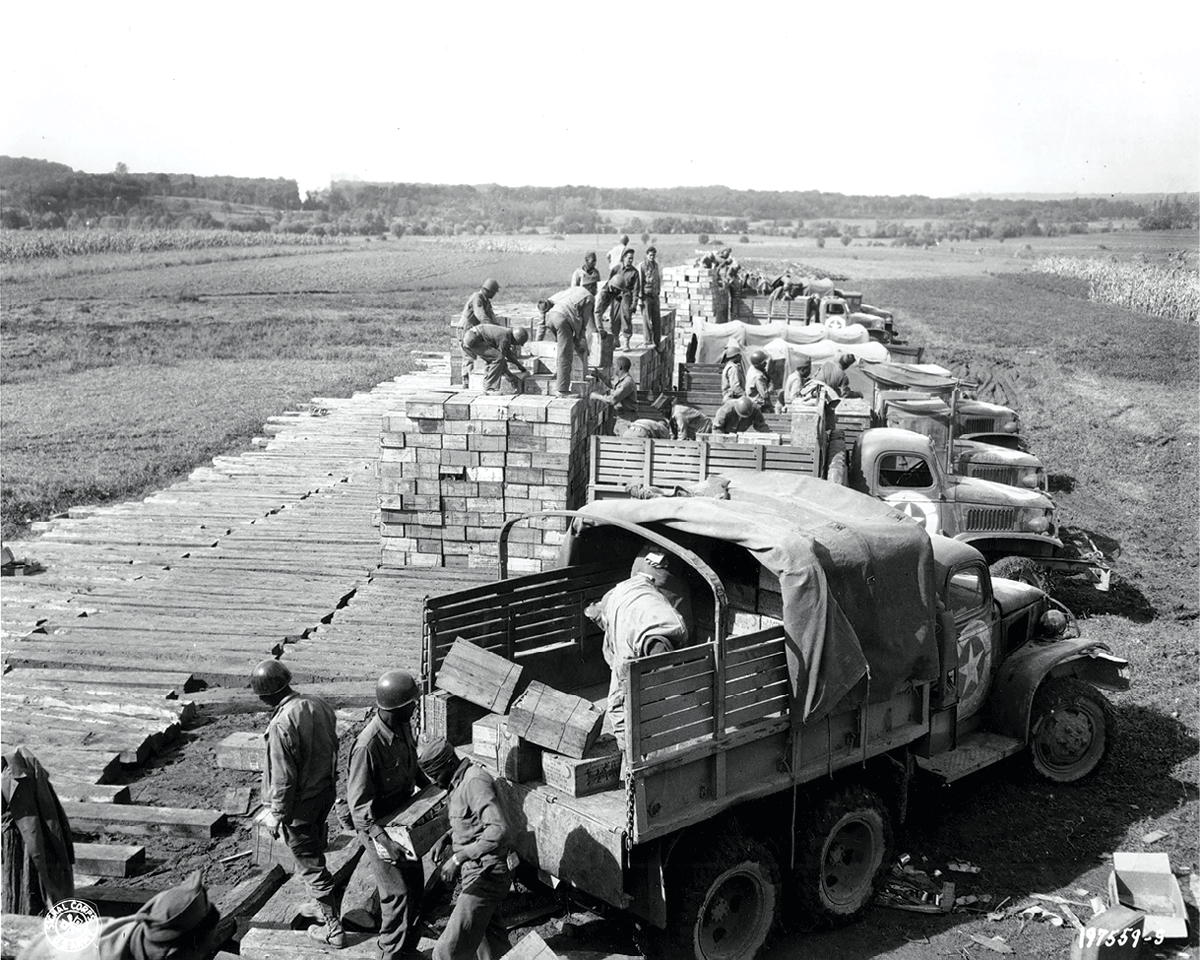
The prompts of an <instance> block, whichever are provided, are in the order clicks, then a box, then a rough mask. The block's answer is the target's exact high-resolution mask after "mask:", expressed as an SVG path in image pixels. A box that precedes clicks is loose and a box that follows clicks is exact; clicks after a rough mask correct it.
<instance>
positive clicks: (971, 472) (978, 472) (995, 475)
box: [967, 463, 1019, 487]
mask: <svg viewBox="0 0 1200 960" xmlns="http://www.w3.org/2000/svg"><path fill="white" fill-rule="evenodd" d="M967 475H968V476H971V477H979V479H980V480H991V481H992V482H993V483H1006V484H1008V485H1009V486H1010V487H1015V486H1017V485H1018V482H1019V477H1018V476H1017V468H1016V467H1004V466H992V465H990V464H989V465H986V466H985V465H983V464H978V463H976V464H972V465H971V466H970V468H969V469H968V474H967Z"/></svg>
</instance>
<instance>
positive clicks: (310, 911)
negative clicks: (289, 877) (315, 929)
mask: <svg viewBox="0 0 1200 960" xmlns="http://www.w3.org/2000/svg"><path fill="white" fill-rule="evenodd" d="M296 912H297V913H298V914H300V916H302V917H306V918H307V919H309V920H316V921H317V922H318V923H320V922H322V921H324V919H325V909H324V907H322V906H321V904H319V903H318V902H317V901H316V900H305V901H304V902H303V903H298V904H296Z"/></svg>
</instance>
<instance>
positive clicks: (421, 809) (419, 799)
mask: <svg viewBox="0 0 1200 960" xmlns="http://www.w3.org/2000/svg"><path fill="white" fill-rule="evenodd" d="M449 808H450V794H449V793H448V792H447V791H446V790H443V789H442V788H441V787H438V786H434V785H430V786H428V787H426V788H425V789H424V790H422V791H421V792H420V793H418V794H417V795H416V796H415V797H413V799H412V801H411V802H410V803H409V804H408V806H407V807H405V808H404V809H403V810H401V811H400V812H399V813H397V814H395V815H394V816H392V817H389V818H387V819H386V820H385V821H384V822H383V827H384V830H385V831H386V832H387V835H388V836H389V837H391V838H392V839H393V840H395V841H396V843H398V844H400V846H401V847H403V848H404V850H405V852H406V853H407V854H408V858H409V859H410V860H420V859H421V858H422V857H424V856H425V854H427V853H428V852H429V850H430V848H431V847H432V846H433V845H434V844H435V843H436V842H437V841H438V840H439V839H441V837H442V836H443V835H445V833H446V831H447V830H449V829H450V817H449Z"/></svg>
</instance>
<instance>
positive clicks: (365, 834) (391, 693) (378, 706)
mask: <svg viewBox="0 0 1200 960" xmlns="http://www.w3.org/2000/svg"><path fill="white" fill-rule="evenodd" d="M416 707H417V682H416V681H415V680H414V679H413V677H412V674H410V673H408V672H407V671H406V670H389V671H387V672H386V673H385V674H383V675H382V676H381V677H380V678H379V680H378V682H377V683H376V684H375V716H374V717H372V718H371V721H370V723H368V724H367V725H366V727H365V728H363V732H362V733H360V734H359V735H358V739H357V740H356V741H355V742H354V746H353V747H352V748H351V750H350V772H349V775H348V777H347V782H346V802H347V804H348V805H349V807H350V818H351V821H352V823H353V825H354V829H355V830H357V831H358V836H359V839H360V840H361V841H362V845H363V854H364V856H366V858H367V860H368V862H369V863H370V864H371V870H372V871H373V872H374V874H375V884H376V886H377V887H378V888H379V908H380V914H381V921H380V926H379V950H380V960H399V958H403V957H406V956H409V955H411V954H412V951H413V950H414V948H415V947H416V944H417V937H418V933H417V929H416V925H417V919H418V917H419V916H420V912H421V895H422V893H423V891H424V872H423V871H422V869H421V861H419V860H409V859H407V857H406V855H405V852H404V848H403V847H401V846H400V845H399V844H398V843H396V841H394V840H393V839H392V838H391V837H389V836H388V834H387V831H386V830H385V829H384V827H383V824H384V823H386V822H387V821H388V819H389V818H391V817H393V816H394V815H395V814H397V813H399V812H400V811H401V810H403V809H404V808H405V807H406V806H408V804H409V803H410V802H411V800H412V797H413V793H414V791H415V790H416V788H418V787H423V786H426V785H427V784H428V782H429V781H428V778H427V777H426V776H425V775H424V774H423V773H421V770H420V767H418V766H417V747H416V741H415V739H414V738H413V732H412V717H413V713H414V712H415V711H416Z"/></svg>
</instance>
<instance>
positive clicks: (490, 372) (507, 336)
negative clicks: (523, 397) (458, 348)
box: [462, 323, 529, 393]
mask: <svg viewBox="0 0 1200 960" xmlns="http://www.w3.org/2000/svg"><path fill="white" fill-rule="evenodd" d="M528 340H529V331H528V330H527V329H526V328H525V327H513V328H512V329H509V328H508V327H502V326H500V325H499V324H497V323H477V324H475V325H474V326H472V327H467V329H466V331H465V332H464V333H463V338H462V351H463V364H464V368H463V371H464V373H463V379H464V380H465V379H466V367H465V364H467V363H468V362H469V361H473V360H475V359H477V358H478V359H482V360H486V361H487V373H485V374H484V377H483V388H484V391H485V392H486V393H495V392H496V391H497V390H499V389H500V380H501V378H504V379H507V380H508V382H509V383H511V384H512V385H513V386H514V387H515V388H516V389H517V392H518V393H520V392H521V390H522V388H523V385H522V383H521V380H520V378H518V377H517V376H516V374H514V373H513V372H512V371H511V370H509V369H508V365H509V364H510V363H511V364H512V365H513V366H514V367H516V368H517V369H518V370H520V371H521V372H522V373H525V372H526V370H525V365H524V364H523V363H521V361H520V360H518V359H517V355H516V348H517V347H522V346H524V345H525V343H526V342H527V341H528Z"/></svg>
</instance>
